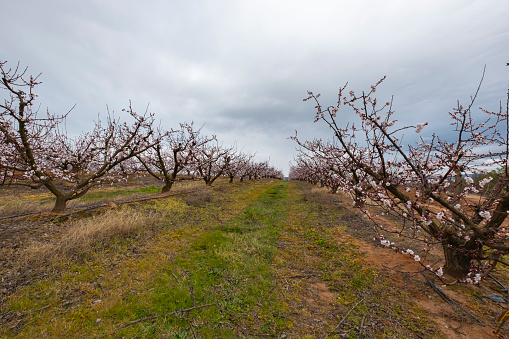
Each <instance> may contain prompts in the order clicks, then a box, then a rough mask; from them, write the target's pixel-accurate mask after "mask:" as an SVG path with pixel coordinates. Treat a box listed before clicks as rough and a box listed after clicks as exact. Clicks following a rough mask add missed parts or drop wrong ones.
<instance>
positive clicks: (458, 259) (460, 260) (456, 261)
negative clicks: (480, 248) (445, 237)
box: [442, 244, 473, 279]
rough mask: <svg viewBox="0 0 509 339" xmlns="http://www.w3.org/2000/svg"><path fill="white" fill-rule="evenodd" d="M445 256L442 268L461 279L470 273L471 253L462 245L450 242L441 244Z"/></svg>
mask: <svg viewBox="0 0 509 339" xmlns="http://www.w3.org/2000/svg"><path fill="white" fill-rule="evenodd" d="M442 247H443V249H444V256H445V267H444V270H445V272H446V273H447V274H449V275H450V276H452V277H453V278H456V279H463V278H465V276H466V275H467V274H468V273H470V267H471V265H472V259H473V255H472V252H471V251H470V250H467V249H466V248H464V247H456V246H453V245H450V244H442Z"/></svg>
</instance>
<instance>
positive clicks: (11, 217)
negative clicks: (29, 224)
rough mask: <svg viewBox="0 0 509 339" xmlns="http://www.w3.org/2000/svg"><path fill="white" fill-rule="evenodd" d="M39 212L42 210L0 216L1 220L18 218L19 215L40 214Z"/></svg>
mask: <svg viewBox="0 0 509 339" xmlns="http://www.w3.org/2000/svg"><path fill="white" fill-rule="evenodd" d="M39 213H40V212H31V213H23V214H16V215H10V216H8V217H2V218H0V220H6V219H14V218H18V217H24V216H27V215H32V214H39Z"/></svg>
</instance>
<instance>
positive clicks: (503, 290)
mask: <svg viewBox="0 0 509 339" xmlns="http://www.w3.org/2000/svg"><path fill="white" fill-rule="evenodd" d="M488 277H490V278H491V279H493V280H495V282H496V283H497V284H498V285H499V286H500V287H502V288H501V289H500V292H506V293H507V292H508V291H509V289H507V287H505V286H504V284H502V283H501V282H500V281H498V280H497V278H495V277H494V276H492V275H491V274H488Z"/></svg>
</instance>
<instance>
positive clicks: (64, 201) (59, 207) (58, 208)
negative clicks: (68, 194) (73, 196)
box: [51, 196, 67, 213]
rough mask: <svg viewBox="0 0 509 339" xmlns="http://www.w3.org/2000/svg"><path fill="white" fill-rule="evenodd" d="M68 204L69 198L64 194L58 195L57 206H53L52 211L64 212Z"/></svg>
mask: <svg viewBox="0 0 509 339" xmlns="http://www.w3.org/2000/svg"><path fill="white" fill-rule="evenodd" d="M66 205H67V199H66V198H65V197H64V196H57V200H56V201H55V206H54V207H53V210H52V211H51V212H52V213H62V212H63V211H64V210H65V206H66Z"/></svg>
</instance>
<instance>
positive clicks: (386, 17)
mask: <svg viewBox="0 0 509 339" xmlns="http://www.w3.org/2000/svg"><path fill="white" fill-rule="evenodd" d="M1 8H2V29H1V30H0V46H1V49H0V60H2V61H8V62H9V63H10V64H11V65H14V64H15V63H16V62H18V61H20V62H21V64H22V65H23V66H28V67H29V71H31V72H32V73H33V74H38V73H42V75H41V78H40V79H41V80H42V81H43V85H41V86H40V88H39V91H38V93H39V95H40V97H39V99H40V104H41V105H42V107H48V108H49V110H50V111H52V112H54V113H65V112H67V111H68V110H69V109H70V108H71V107H72V106H73V105H74V104H77V106H76V108H75V109H74V110H73V112H72V113H71V116H70V118H69V119H68V130H70V131H72V132H73V133H79V132H80V131H82V130H89V129H90V128H91V127H92V124H93V119H95V118H96V117H97V114H98V113H101V114H104V113H105V112H106V105H108V107H109V108H110V110H114V111H115V112H116V114H117V115H118V114H121V109H122V108H125V107H127V105H128V103H129V100H132V102H133V106H134V108H135V109H136V110H137V111H140V112H142V111H144V110H145V108H146V106H147V104H149V103H150V106H149V107H150V108H149V109H150V111H152V112H155V113H156V115H157V118H158V119H159V120H160V121H161V122H162V125H163V126H165V127H167V128H168V129H169V128H171V127H177V126H178V123H179V122H184V121H187V122H191V121H194V122H195V124H197V125H200V126H201V125H203V124H204V128H203V132H204V133H206V134H216V135H217V136H218V138H219V139H220V140H221V141H222V142H223V143H224V144H225V145H231V144H233V143H235V142H236V143H237V145H238V147H239V148H242V149H243V150H244V152H250V153H254V152H256V153H257V159H258V160H265V159H267V158H269V157H270V162H271V164H272V165H273V166H275V167H277V168H279V169H281V170H283V171H284V172H285V174H287V173H288V167H289V165H288V163H289V162H290V161H291V160H292V159H293V155H294V149H295V144H294V143H293V142H292V141H290V140H288V137H289V136H291V135H293V134H294V131H295V130H298V131H299V135H300V136H302V137H303V138H313V137H322V138H328V137H329V135H330V132H328V131H327V129H325V128H324V127H323V126H321V125H318V124H314V123H313V118H314V109H313V105H312V103H310V102H303V101H302V99H303V98H305V97H306V91H307V90H311V91H314V92H320V93H322V96H323V97H322V100H323V101H322V104H325V105H327V104H333V103H334V101H335V100H336V94H337V90H338V88H339V87H341V86H342V85H344V84H345V83H346V82H349V87H350V88H351V89H353V90H356V91H360V90H362V89H367V88H369V86H370V85H371V84H374V83H375V82H376V81H378V80H379V79H380V78H381V77H383V76H384V75H387V77H388V78H387V80H386V81H385V82H384V84H382V85H381V87H379V90H378V91H377V94H378V97H379V100H382V101H383V102H385V101H387V99H390V97H391V96H392V95H394V106H393V108H394V109H395V111H396V114H397V116H396V118H398V119H399V120H400V121H401V122H402V123H410V124H412V123H413V124H415V123H418V122H424V121H429V122H430V126H429V127H426V128H427V129H428V130H427V131H426V129H425V130H424V131H423V132H422V133H423V135H424V134H425V133H431V131H436V130H444V131H445V129H446V128H447V124H448V120H447V117H448V115H447V112H448V111H450V110H451V109H452V107H454V106H455V104H456V101H457V100H460V101H462V102H466V101H467V100H468V98H469V96H470V95H472V94H474V92H475V90H476V88H477V85H478V83H479V80H480V78H481V76H482V71H483V68H484V66H485V65H486V75H485V80H484V82H483V85H482V88H481V92H480V96H479V100H478V101H477V102H476V105H475V107H479V106H482V107H484V108H488V109H490V108H491V109H497V107H498V105H499V101H500V100H504V95H505V93H506V92H507V85H508V83H509V67H506V63H508V62H509V19H508V17H507V14H508V13H509V1H507V0H428V1H408V0H401V1H400V0H385V1H379V0H336V1H333V0H330V1H322V0H312V1H299V0H292V1H286V0H284V1H283V0H271V1H265V0H256V1H254V0H253V1H251V0H231V1H226V0H209V1H205V0H202V1H193V0H186V1H184V0H182V1H172V0H167V1H162V0H160V1H156V0H153V1H152V0H145V1H141V0H140V1H132V0H122V1H120V0H108V1H105V0H104V1H100V0H95V1H92V0H82V1H69V0H66V1H64V0H61V1H56V0H47V1H38V0H31V1H27V0H16V1H3V3H2V6H1Z"/></svg>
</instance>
